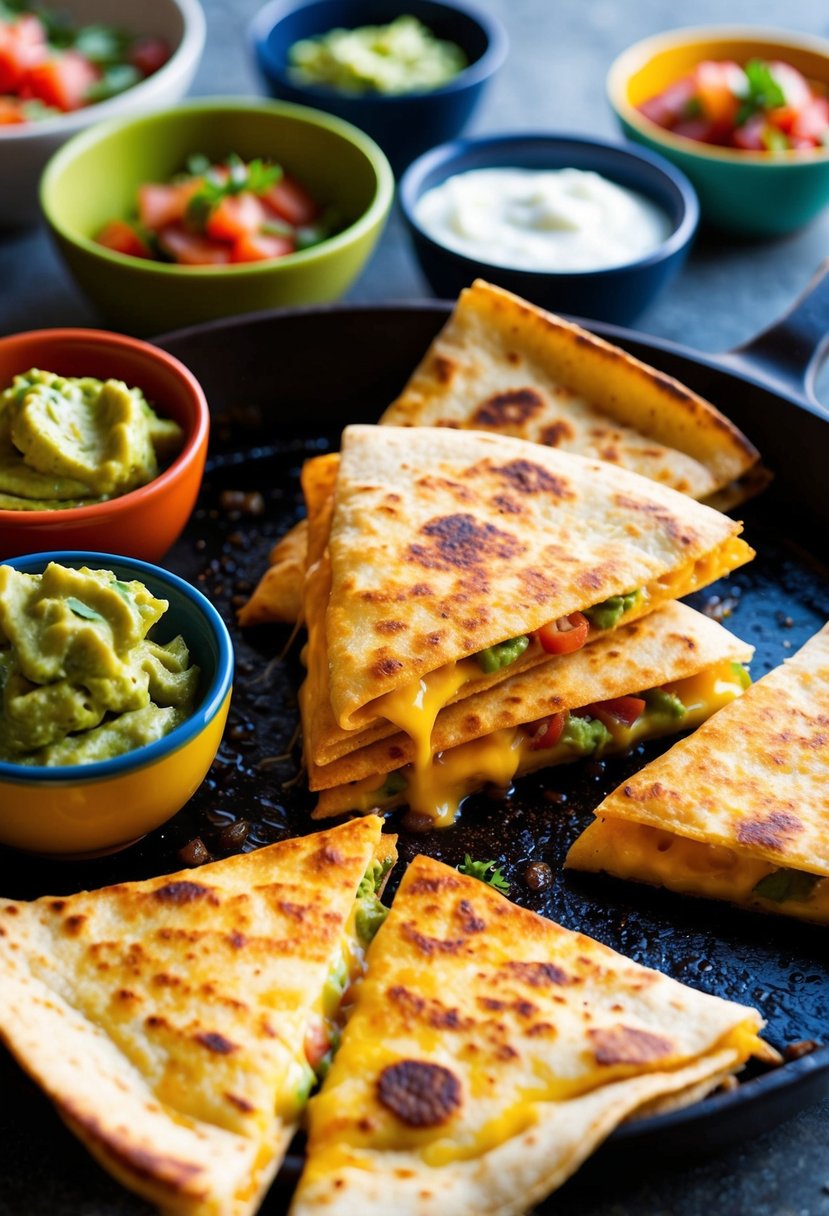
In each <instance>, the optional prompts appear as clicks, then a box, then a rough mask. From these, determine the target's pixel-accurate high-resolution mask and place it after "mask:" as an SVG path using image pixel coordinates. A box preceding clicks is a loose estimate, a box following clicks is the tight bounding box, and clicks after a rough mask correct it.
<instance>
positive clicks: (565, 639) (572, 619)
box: [535, 612, 590, 654]
mask: <svg viewBox="0 0 829 1216" xmlns="http://www.w3.org/2000/svg"><path fill="white" fill-rule="evenodd" d="M589 632H590V622H589V621H588V619H587V617H586V616H585V615H584V613H583V612H571V613H570V615H569V616H561V617H559V618H558V620H557V621H550V623H549V624H548V625H542V626H541V628H540V629H537V630H536V632H535V636H536V637H537V638H538V640H539V642H540V643H541V645H542V646H543V648H544V649H545V650H546V651H547V653H548V654H572V652H573V651H574V650H581V648H582V646H583V645H584V643H585V642H586V641H587V635H588V633H589Z"/></svg>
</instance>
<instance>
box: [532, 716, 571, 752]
mask: <svg viewBox="0 0 829 1216" xmlns="http://www.w3.org/2000/svg"><path fill="white" fill-rule="evenodd" d="M566 722H567V714H566V712H564V711H562V713H560V714H553V716H552V717H551V718H542V720H541V722H539V723H536V729H535V731H534V733H533V735H532V738H531V740H530V750H531V751H534V752H539V751H543V750H544V749H545V748H547V747H555V745H556V744H557V743H558V741H559V739H560V738H561V736H562V734H563V733H564V727H565V725H566Z"/></svg>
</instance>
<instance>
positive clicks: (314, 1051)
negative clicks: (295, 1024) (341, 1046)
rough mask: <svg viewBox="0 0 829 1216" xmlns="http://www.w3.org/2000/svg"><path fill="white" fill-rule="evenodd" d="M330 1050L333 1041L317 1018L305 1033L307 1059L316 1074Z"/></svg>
mask: <svg viewBox="0 0 829 1216" xmlns="http://www.w3.org/2000/svg"><path fill="white" fill-rule="evenodd" d="M330 1050H331V1040H330V1038H329V1037H328V1031H327V1030H326V1028H325V1026H324V1025H323V1024H322V1022H320V1021H318V1020H317V1019H316V1018H315V1019H314V1020H313V1021H312V1022H311V1024H310V1025H309V1027H308V1029H307V1031H306V1032H305V1058H306V1060H307V1061H308V1063H309V1064H310V1065H311V1067H312V1068H313V1070H314V1072H316V1071H317V1069H318V1068H319V1066H320V1064H321V1063H322V1061H323V1059H324V1058H325V1056H326V1054H327V1053H328V1052H329V1051H330Z"/></svg>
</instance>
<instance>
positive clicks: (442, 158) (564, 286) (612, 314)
mask: <svg viewBox="0 0 829 1216" xmlns="http://www.w3.org/2000/svg"><path fill="white" fill-rule="evenodd" d="M493 168H511V169H565V168H575V169H592V170H594V171H595V172H596V173H600V174H602V176H603V177H606V178H608V179H609V180H610V181H612V182H615V183H616V184H617V185H619V186H626V187H627V188H628V189H630V190H636V191H638V192H639V193H640V194H643V195H645V197H646V198H649V199H651V200H652V201H653V202H654V203H656V204H657V206H659V207H661V208H662V210H663V211H665V212H666V213H667V215H668V217H669V219H670V221H671V230H670V233H669V235H668V236H667V237H666V239H665V240H664V241H663V242H662V244H661V245H660V246H658V248H657V249H655V250H654V251H653V253H649V254H647V255H646V256H645V257H642V258H639V259H638V260H636V261H633V262H626V263H625V264H624V265H622V266H614V267H611V268H609V269H607V270H584V271H567V272H561V273H558V272H555V271H549V270H541V271H539V270H512V269H510V268H508V267H504V266H496V265H493V264H491V263H489V262H485V261H483V260H479V259H476V258H471V257H466V256H464V255H463V254H461V253H456V252H454V251H453V250H451V249H447V247H446V246H445V245H441V244H440V243H439V242H438V241H437V240H435V239H434V238H432V237H431V236H429V235H428V234H427V233H426V232H425V231H424V230H423V228H421V227H420V225H419V224H418V222H417V220H416V219H415V216H414V211H415V206H416V204H417V201H418V199H419V198H420V197H421V195H422V194H425V192H426V191H427V190H430V189H431V188H432V187H433V186H439V185H440V183H441V182H444V181H446V179H447V178H448V177H453V176H454V175H455V174H456V173H464V172H466V171H467V170H470V169H493ZM399 199H400V206H401V210H402V212H403V216H404V219H405V221H406V225H407V227H408V230H409V235H410V237H411V239H412V243H413V245H414V250H415V253H416V255H417V259H418V261H419V263H420V267H421V269H422V271H423V273H424V275H425V276H426V278H427V280H428V281H429V284H430V286H431V288H432V290H433V291H434V293H435V295H437V296H440V297H442V298H449V299H452V298H454V297H455V296H457V295H458V293H459V292H460V291H461V290H462V289H463V288H464V287H468V286H469V284H470V283H471V282H472V281H473V279H476V278H482V279H486V280H487V281H488V282H490V283H495V284H497V285H498V286H499V287H504V288H506V289H507V290H508V291H512V292H515V294H516V295H519V296H523V297H524V298H525V299H527V300H531V301H532V302H533V303H534V304H540V305H541V306H542V307H543V308H548V309H550V310H551V311H553V312H564V313H569V314H570V315H573V316H579V317H590V318H593V319H595V320H598V321H612V322H614V323H615V324H617V325H629V324H630V323H631V322H632V321H633V320H634V319H635V318H636V317H637V316H638V315H639V313H641V312H642V311H643V309H644V308H645V307H646V306H647V305H648V304H650V303H651V301H652V300H653V299H654V297H655V296H656V295H657V294H658V292H659V291H661V289H662V288H663V287H664V286H665V284H666V283H667V282H668V281H669V279H671V278H673V276H674V275H675V274H676V273H677V271H678V270H679V268H680V267H681V265H682V263H683V262H684V260H685V257H686V255H687V253H688V250H689V248H690V246H691V242H692V240H693V237H694V234H695V232H696V230H697V224H698V222H699V203H698V202H697V196H696V194H695V193H694V188H693V186H692V185H691V183H690V182H689V181H688V179H687V177H685V175H684V174H683V173H682V172H681V171H680V170H679V169H676V168H675V167H674V166H673V165H671V164H669V162H668V161H666V160H663V158H662V157H661V156H657V155H655V154H654V153H652V152H644V151H642V149H637V150H636V151H634V150H633V149H632V148H629V147H622V146H619V145H616V144H610V143H605V142H604V141H602V140H598V139H589V138H587V137H580V136H573V135H497V136H492V137H486V138H481V139H458V140H455V141H454V142H453V143H449V144H444V145H443V146H442V147H439V148H433V149H432V151H431V152H427V153H425V154H424V155H423V156H421V157H420V158H419V159H418V160H417V161H415V163H414V164H413V165H411V166H410V167H409V169H408V170H407V172H406V173H405V174H404V176H403V179H402V181H401V183H400V189H399Z"/></svg>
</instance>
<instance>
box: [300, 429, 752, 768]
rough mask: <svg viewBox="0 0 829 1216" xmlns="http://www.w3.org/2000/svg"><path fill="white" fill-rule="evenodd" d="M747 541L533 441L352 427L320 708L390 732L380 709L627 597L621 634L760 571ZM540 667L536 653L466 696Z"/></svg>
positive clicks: (601, 467) (661, 494) (661, 491)
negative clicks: (389, 698) (400, 694)
mask: <svg viewBox="0 0 829 1216" xmlns="http://www.w3.org/2000/svg"><path fill="white" fill-rule="evenodd" d="M739 531H740V525H739V524H738V523H736V522H735V521H733V520H731V519H729V518H727V517H726V516H724V515H721V514H720V513H719V512H717V511H713V510H712V509H711V508H709V507H705V506H702V505H701V504H700V503H697V502H694V500H693V499H691V498H688V497H686V496H685V495H683V494H679V493H677V492H676V491H674V490H671V489H668V488H667V487H665V486H661V485H658V484H656V483H655V482H652V481H648V480H646V479H645V478H643V477H639V476H638V475H637V474H635V473H630V472H628V471H627V470H626V469H622V468H616V467H615V466H612V465H608V464H603V463H600V462H598V461H592V460H587V459H585V458H584V457H580V456H575V455H573V454H571V453H565V452H560V451H558V450H556V449H554V448H543V447H540V446H539V445H537V444H531V443H527V442H526V441H525V440H521V439H513V438H510V437H506V436H495V435H489V434H483V433H481V432H476V431H455V430H451V429H446V428H430V427H417V428H414V429H407V428H403V427H371V426H353V427H349V428H348V429H347V430H346V431H345V432H344V433H343V446H342V455H341V458H340V467H339V473H338V476H337V483H336V491H335V496H334V510H333V515H332V518H331V529H330V536H329V542H328V550H329V554H330V560H331V595H330V600H329V603H328V608H327V618H326V629H325V635H326V638H325V640H326V645H327V654H328V659H327V666H328V672H329V691H328V692H326V690H325V689H319V690H317V695H319V696H320V697H326V696H330V701H331V706H332V709H333V713H334V718H335V720H336V722H337V724H338V726H339V727H340V728H341V729H342V730H352V731H353V730H355V729H357V728H359V727H362V726H365V725H367V724H369V723H371V722H372V721H373V720H375V719H376V718H378V717H382V716H383V715H382V713H381V712H380V711H379V710H378V706H377V704H376V702H377V700H378V698H380V697H381V696H383V695H384V694H386V693H388V692H390V691H391V690H393V689H397V688H400V687H401V686H403V685H409V684H410V683H411V682H412V681H416V680H418V679H420V678H422V677H424V676H426V675H427V674H428V673H430V672H433V671H435V670H437V669H438V668H441V667H443V666H444V665H446V664H448V663H450V662H455V661H457V660H460V659H463V658H465V657H467V656H471V655H475V654H477V653H478V652H480V651H481V650H483V649H485V648H486V647H489V646H492V645H495V644H498V643H500V642H503V641H505V640H507V639H510V638H514V637H517V636H519V635H522V634H532V633H533V631H534V630H537V629H539V628H540V627H541V626H543V625H545V624H547V623H548V622H550V621H555V620H556V619H557V618H559V617H563V616H567V615H568V614H571V613H573V612H576V611H582V610H584V609H587V608H589V607H591V606H593V605H596V604H599V603H602V602H603V601H604V600H606V599H607V598H608V597H610V596H613V595H619V594H622V593H625V592H628V591H631V590H634V589H638V588H643V587H647V588H648V591H647V594H645V595H643V596H642V597H641V600H640V602H639V603H638V604H637V605H636V606H635V607H634V608H633V609H631V611H630V612H629V613H628V614H627V615H626V617H625V618H624V619H625V620H626V621H629V620H631V619H634V618H635V617H639V616H644V615H646V614H647V613H648V612H650V611H652V610H653V609H654V608H656V607H657V606H658V605H659V604H660V603H662V602H664V601H666V600H669V599H674V598H678V597H679V596H682V595H685V594H687V593H688V592H689V591H691V590H695V589H696V588H697V587H699V586H704V585H705V584H706V583H707V582H710V581H713V579H714V578H716V577H719V575H720V574H722V573H725V572H726V571H727V570H730V569H733V568H734V566H737V565H740V564H742V562H744V561H746V560H748V559H749V558H750V557H751V556H752V552H751V550H750V549H748V547H747V546H745V545H744V543H743V542H741V541H739V540H738V539H737V534H738V533H739ZM713 555H716V560H717V565H716V571H714V570H712V567H711V558H712V556H713ZM314 610H315V611H318V610H319V607H318V606H316V605H315V608H314ZM309 612H310V609H309V606H308V604H307V603H306V619H310V617H309ZM309 651H310V644H309ZM546 659H547V655H546V653H545V652H544V651H543V649H542V647H541V645H540V643H538V642H537V641H533V642H532V643H531V645H530V646H529V647H528V649H527V650H526V651H525V652H524V655H523V656H522V657H521V659H519V661H518V662H517V663H516V664H514V665H513V667H512V668H510V669H509V672H508V673H506V672H505V671H504V670H503V669H502V670H501V671H498V672H495V673H494V674H492V675H486V674H485V673H483V672H481V671H480V670H478V671H477V672H476V673H474V680H473V681H472V682H470V683H469V684H468V685H467V686H466V688H465V689H464V690H463V695H465V696H468V695H471V694H472V692H474V691H479V690H480V689H482V688H484V687H491V686H492V685H493V684H495V683H499V682H500V681H501V680H502V679H504V678H505V675H506V674H515V673H516V672H517V671H519V670H527V669H528V668H529V667H531V666H535V665H537V664H538V663H540V662H544V661H546ZM480 677H482V678H480ZM312 755H313V756H314V759H315V760H316V761H317V762H318V763H321V762H323V760H322V758H321V757H320V756H319V755H318V754H316V753H312Z"/></svg>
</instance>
